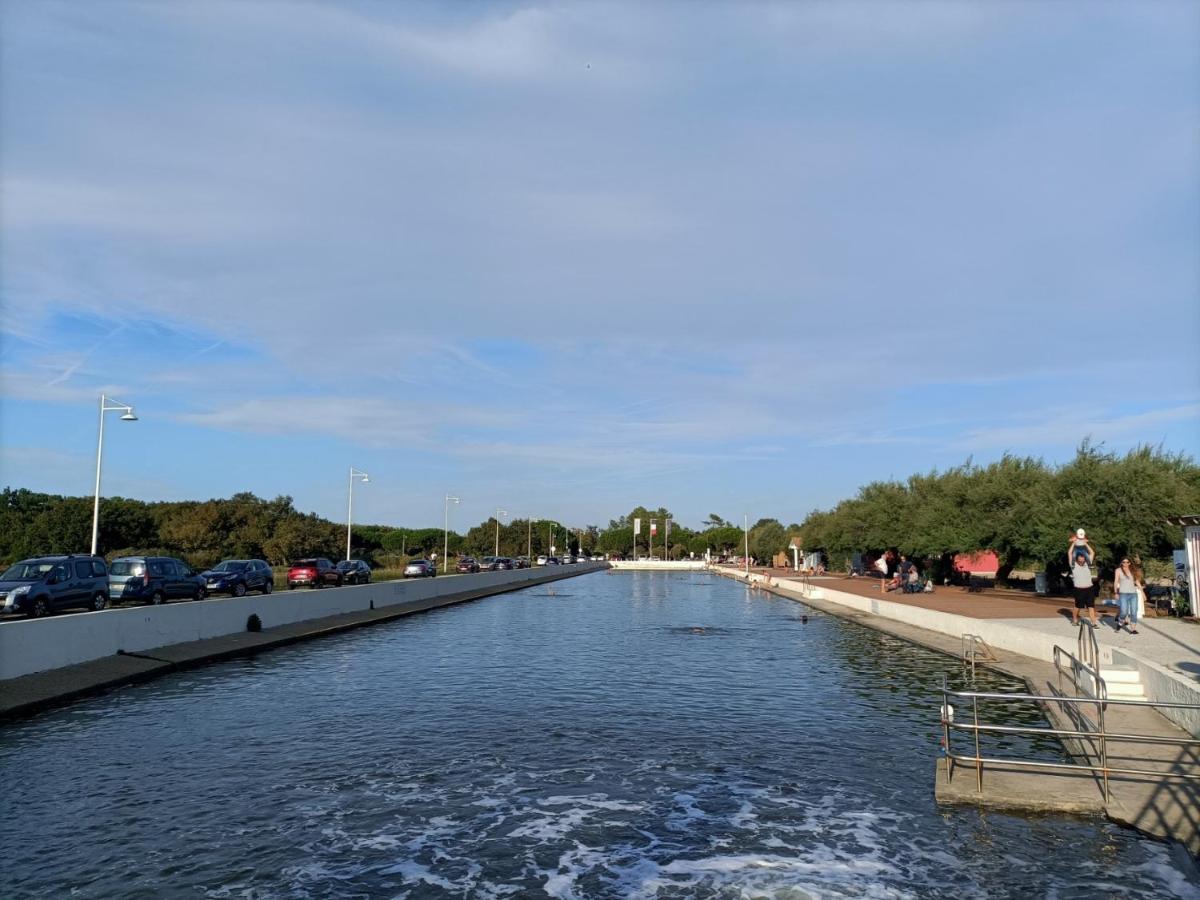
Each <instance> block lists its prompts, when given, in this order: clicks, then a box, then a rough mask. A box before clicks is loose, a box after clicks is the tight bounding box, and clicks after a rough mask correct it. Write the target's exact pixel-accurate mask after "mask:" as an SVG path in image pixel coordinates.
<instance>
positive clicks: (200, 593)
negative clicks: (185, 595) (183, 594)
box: [192, 585, 208, 600]
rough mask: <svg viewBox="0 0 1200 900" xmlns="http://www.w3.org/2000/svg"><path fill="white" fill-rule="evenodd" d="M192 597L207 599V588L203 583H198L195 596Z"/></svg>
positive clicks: (194, 598)
mask: <svg viewBox="0 0 1200 900" xmlns="http://www.w3.org/2000/svg"><path fill="white" fill-rule="evenodd" d="M192 599H193V600H207V599H208V589H207V588H205V587H204V585H200V587H198V588H196V596H195V597H193V598H192Z"/></svg>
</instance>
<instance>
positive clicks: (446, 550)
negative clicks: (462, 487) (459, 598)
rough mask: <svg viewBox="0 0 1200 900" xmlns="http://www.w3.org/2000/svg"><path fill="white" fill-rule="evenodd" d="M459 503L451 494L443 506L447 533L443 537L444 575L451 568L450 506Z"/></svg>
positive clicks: (435, 569) (435, 568)
mask: <svg viewBox="0 0 1200 900" xmlns="http://www.w3.org/2000/svg"><path fill="white" fill-rule="evenodd" d="M458 502H459V499H458V498H457V497H451V496H450V495H449V494H447V495H446V502H445V504H443V506H442V521H443V526H444V532H445V533H444V536H443V537H444V539H443V543H442V574H443V575H445V574H446V573H447V572H448V571H449V566H450V504H451V503H458ZM433 570H434V571H435V572H436V571H437V567H436V566H434V569H433Z"/></svg>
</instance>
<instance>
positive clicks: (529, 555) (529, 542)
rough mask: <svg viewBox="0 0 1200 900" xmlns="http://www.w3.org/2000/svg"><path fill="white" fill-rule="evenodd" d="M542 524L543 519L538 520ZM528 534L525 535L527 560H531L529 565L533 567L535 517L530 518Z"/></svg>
mask: <svg viewBox="0 0 1200 900" xmlns="http://www.w3.org/2000/svg"><path fill="white" fill-rule="evenodd" d="M538 521H539V522H540V521H541V519H538ZM527 524H528V532H527V533H526V535H525V558H526V559H528V560H529V565H531V566H532V565H533V516H530V517H529V522H528V523H527Z"/></svg>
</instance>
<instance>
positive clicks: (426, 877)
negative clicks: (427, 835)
mask: <svg viewBox="0 0 1200 900" xmlns="http://www.w3.org/2000/svg"><path fill="white" fill-rule="evenodd" d="M379 874H380V875H399V876H400V877H402V878H403V879H404V880H405V881H407V882H417V883H420V884H431V885H433V886H434V887H440V888H445V889H446V890H448V891H452V890H455V889H457V890H462V885H461V884H458V883H456V882H453V881H450V880H449V879H447V878H443V877H442V876H440V875H435V874H434V873H433V872H431V871H430V869H429V867H428V866H426V865H422V864H421V863H419V862H416V861H415V860H411V859H406V860H403V861H402V862H398V863H396V864H395V865H392V866H387V867H386V868H383V869H379Z"/></svg>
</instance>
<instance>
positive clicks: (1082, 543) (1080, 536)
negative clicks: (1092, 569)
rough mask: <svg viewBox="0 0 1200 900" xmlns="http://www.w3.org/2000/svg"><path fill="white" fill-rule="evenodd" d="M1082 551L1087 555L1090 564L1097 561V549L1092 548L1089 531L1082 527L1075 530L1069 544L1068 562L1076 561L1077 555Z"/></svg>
mask: <svg viewBox="0 0 1200 900" xmlns="http://www.w3.org/2000/svg"><path fill="white" fill-rule="evenodd" d="M1080 553H1082V554H1083V555H1084V556H1086V557H1087V561H1088V565H1089V566H1090V565H1091V564H1092V563H1093V562H1095V561H1096V551H1095V550H1093V549H1092V544H1091V542H1090V541H1089V540H1088V537H1087V532H1086V531H1084V530H1083V529H1082V528H1079V529H1076V530H1075V532H1074V533H1073V534H1072V535H1071V537H1070V541H1069V542H1068V544H1067V564H1068V565H1071V564H1072V563H1074V561H1075V557H1076V555H1078V554H1080Z"/></svg>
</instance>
